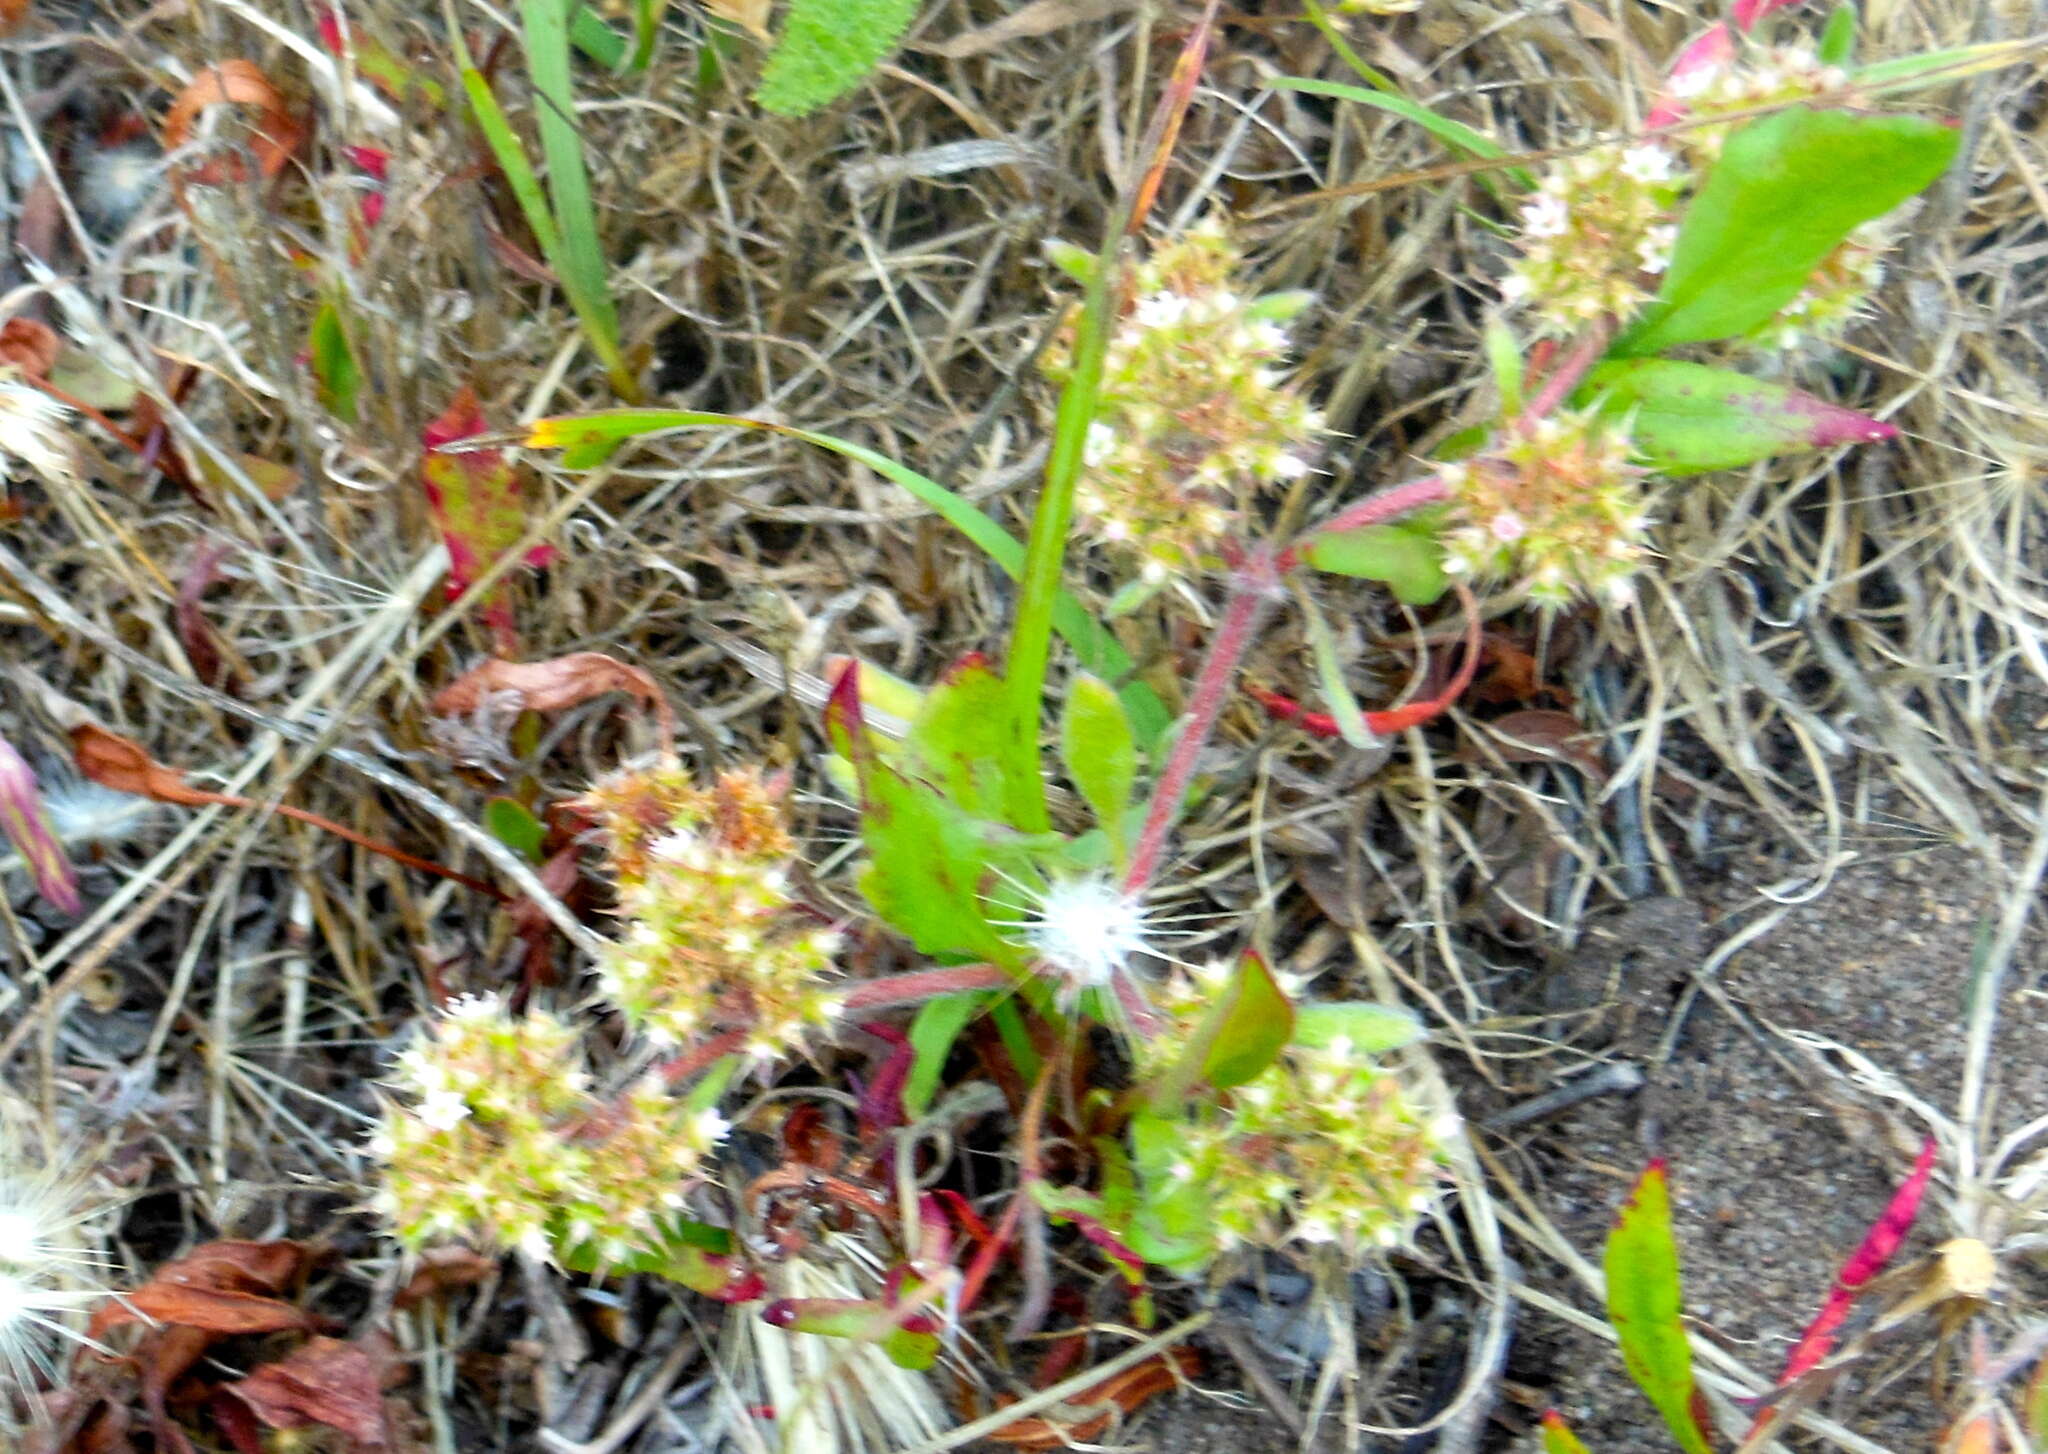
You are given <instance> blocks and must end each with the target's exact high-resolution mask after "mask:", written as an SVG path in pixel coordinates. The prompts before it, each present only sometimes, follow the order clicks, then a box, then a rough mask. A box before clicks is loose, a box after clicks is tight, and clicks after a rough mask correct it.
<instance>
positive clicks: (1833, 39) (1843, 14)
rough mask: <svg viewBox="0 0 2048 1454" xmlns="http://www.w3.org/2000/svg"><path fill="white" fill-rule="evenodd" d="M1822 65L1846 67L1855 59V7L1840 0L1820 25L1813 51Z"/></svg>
mask: <svg viewBox="0 0 2048 1454" xmlns="http://www.w3.org/2000/svg"><path fill="white" fill-rule="evenodd" d="M1815 53H1816V54H1817V55H1818V56H1819V58H1820V63H1821V64H1822V65H1824V66H1843V67H1847V66H1848V65H1850V64H1851V63H1852V62H1854V61H1855V59H1856V7H1855V6H1854V5H1852V4H1850V3H1849V0H1842V3H1841V4H1840V5H1837V6H1836V7H1835V8H1834V10H1833V11H1832V12H1831V13H1830V14H1829V16H1828V20H1827V24H1826V25H1824V26H1822V27H1821V31H1820V45H1819V46H1818V47H1817V48H1816V52H1815Z"/></svg>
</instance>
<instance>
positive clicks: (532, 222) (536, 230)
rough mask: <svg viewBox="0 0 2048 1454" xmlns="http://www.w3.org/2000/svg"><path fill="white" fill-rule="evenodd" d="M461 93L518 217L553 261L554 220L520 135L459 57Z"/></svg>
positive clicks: (487, 85)
mask: <svg viewBox="0 0 2048 1454" xmlns="http://www.w3.org/2000/svg"><path fill="white" fill-rule="evenodd" d="M462 89H463V90H464V91H465V92H466V93H467V94H468V96H469V109H470V114H471V115H473V116H475V117H476V124H477V129H478V130H479V131H481V132H482V133H483V134H484V144H485V145H486V146H488V147H490V149H491V157H492V159H493V160H495V161H496V162H497V164H498V170H499V171H500V172H503V173H504V174H505V184H506V185H507V186H509V187H510V188H511V189H512V197H513V200H514V201H516V202H518V204H519V212H520V215H521V216H523V217H524V218H525V219H526V225H527V226H528V227H530V228H532V229H533V240H534V241H535V242H537V243H539V244H540V250H541V253H542V255H543V256H545V257H548V258H550V259H552V258H553V257H554V255H555V254H556V253H557V252H559V251H560V250H561V242H560V240H559V239H558V238H556V236H555V218H554V214H553V213H552V212H550V211H549V210H548V198H547V193H545V192H543V191H542V190H541V185H540V178H539V177H538V176H537V175H535V173H534V170H533V163H532V162H530V161H528V160H527V159H526V148H525V147H524V146H522V145H520V143H519V133H518V132H516V131H514V130H513V129H512V122H511V121H510V119H508V118H507V117H506V115H505V108H504V107H502V106H500V105H499V104H498V98H497V97H496V96H495V95H494V94H492V92H491V83H490V82H489V81H487V80H485V79H484V74H483V72H482V71H479V70H478V69H477V68H476V67H475V66H474V65H472V64H470V62H469V57H468V56H467V55H464V56H463V57H462Z"/></svg>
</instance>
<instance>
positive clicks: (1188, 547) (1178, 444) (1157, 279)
mask: <svg viewBox="0 0 2048 1454" xmlns="http://www.w3.org/2000/svg"><path fill="white" fill-rule="evenodd" d="M1242 262H1243V259H1242V258H1241V256H1240V255H1239V253H1238V251H1237V248H1236V246H1235V245H1234V244H1233V243H1232V241H1231V239H1230V236H1229V234H1228V233H1227V232H1226V231H1225V229H1224V226H1223V223H1222V221H1221V220H1220V219H1215V218H1212V219H1210V220H1208V221H1206V222H1203V223H1201V224H1199V225H1198V226H1196V227H1194V228H1193V229H1191V230H1190V231H1188V232H1187V233H1186V234H1185V235H1183V236H1181V237H1179V238H1177V239H1175V240H1174V241H1172V242H1168V243H1165V244H1163V245H1162V246H1160V247H1159V248H1158V249H1157V250H1156V251H1154V252H1153V253H1152V255H1151V256H1150V257H1149V258H1147V259H1146V260H1145V261H1143V262H1141V263H1139V264H1138V265H1137V266H1136V268H1135V269H1134V272H1133V276H1132V278H1131V283H1130V298H1131V302H1130V306H1129V309H1128V311H1127V312H1126V314H1125V315H1124V317H1123V318H1122V319H1121V321H1120V322H1119V323H1118V325H1117V327H1116V330H1115V332H1114V333H1113V334H1112V336H1111V338H1110V342H1109V352H1108V356H1107V358H1106V360H1105V362H1104V367H1103V382H1102V396H1101V405H1100V410H1099V413H1098V415H1097V417H1096V419H1095V421H1094V423H1093V424H1092V425H1090V427H1089V431H1088V439H1087V448H1086V456H1085V466H1086V467H1085V470H1084V472H1083V475H1082V481H1081V485H1080V487H1079V489H1078V490H1077V491H1076V493H1075V497H1074V506H1075V512H1076V514H1077V516H1078V517H1079V518H1080V521H1081V523H1082V525H1083V527H1084V528H1085V529H1087V530H1088V531H1089V532H1090V533H1091V534H1092V535H1093V536H1094V537H1095V538H1096V539H1098V540H1100V541H1102V542H1103V543H1105V544H1107V545H1110V546H1112V547H1114V548H1116V549H1118V550H1121V551H1123V552H1125V553H1127V554H1128V555H1131V556H1133V557H1135V558H1136V559H1137V561H1138V562H1139V568H1140V571H1141V573H1142V575H1143V577H1144V578H1145V579H1146V580H1148V581H1152V582H1155V583H1156V582H1161V581H1165V580H1167V579H1170V578H1172V577H1175V576H1181V575H1185V574H1187V573H1188V572H1190V571H1191V570H1195V569H1198V568H1200V567H1201V566H1202V565H1203V564H1205V563H1206V562H1207V561H1208V560H1210V559H1211V558H1212V557H1213V555H1214V552H1215V548H1216V546H1217V544H1218V543H1219V542H1220V541H1221V540H1222V539H1223V538H1224V537H1225V536H1226V535H1228V534H1229V533H1230V532H1231V531H1232V529H1233V528H1234V527H1235V526H1236V525H1237V523H1238V521H1239V520H1240V518H1241V517H1242V514H1243V511H1244V508H1245V505H1246V501H1247V496H1248V495H1249V494H1250V493H1251V492H1252V491H1254V490H1257V489H1259V488H1261V487H1264V486H1270V485H1274V484H1278V483H1283V482H1285V481H1288V480H1294V479H1299V478H1300V477H1301V476H1303V475H1305V474H1306V473H1308V470H1309V460H1308V454H1309V452H1311V451H1313V450H1314V449H1315V447H1316V444H1317V440H1318V436H1320V435H1321V434H1322V433H1323V432H1324V424H1323V418H1322V415H1321V414H1320V413H1319V412H1318V411H1317V410H1315V409H1313V408H1311V407H1310V406H1309V404H1308V401H1307V400H1305V399H1304V398H1302V397H1301V395H1300V394H1299V393H1297V392H1296V391H1295V390H1294V389H1293V388H1291V387H1290V386H1289V385H1288V383H1287V380H1286V376H1285V374H1284V372H1283V370H1282V367H1281V366H1282V364H1283V363H1284V362H1285V360H1286V356H1287V351H1288V344H1287V332H1286V329H1285V328H1284V326H1283V325H1284V324H1285V322H1286V321H1287V319H1289V318H1291V317H1292V316H1294V314H1296V313H1298V312H1299V311H1300V310H1301V309H1302V308H1303V307H1304V306H1306V304H1307V302H1308V299H1307V297H1306V296H1305V295H1302V294H1275V295H1272V296H1269V297H1264V298H1247V297H1244V296H1243V295H1241V294H1239V293H1238V292H1236V291H1235V290H1234V289H1233V287H1232V279H1233V275H1234V274H1236V273H1237V272H1238V271H1239V269H1240V267H1241V266H1242ZM1072 347H1073V338H1072V322H1071V320H1070V322H1069V327H1068V331H1067V335H1066V336H1065V337H1063V338H1062V339H1061V340H1060V341H1059V342H1058V343H1057V344H1056V345H1055V347H1054V348H1053V349H1052V350H1050V352H1049V357H1048V362H1047V364H1046V372H1047V373H1048V375H1050V376H1051V377H1052V378H1054V379H1064V378H1065V377H1066V374H1067V370H1068V368H1069V365H1070V361H1071V355H1072Z"/></svg>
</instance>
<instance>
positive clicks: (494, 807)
mask: <svg viewBox="0 0 2048 1454" xmlns="http://www.w3.org/2000/svg"><path fill="white" fill-rule="evenodd" d="M484 831H485V832H486V833H489V834H490V835H491V837H493V838H495V839H497V840H498V841H499V842H500V843H502V844H504V845H505V846H506V847H507V848H509V849H511V850H512V851H513V852H514V853H516V854H518V855H519V856H520V857H521V858H523V859H525V860H526V861H527V862H528V863H539V862H540V856H541V854H540V850H541V843H542V842H543V841H544V840H545V839H546V838H547V829H545V828H543V827H542V826H541V822H540V819H538V818H536V817H534V816H533V814H532V813H531V812H529V811H528V810H527V808H526V805H525V804H524V803H521V802H520V801H519V800H518V799H517V798H492V799H491V800H490V801H489V802H488V803H485V804H484Z"/></svg>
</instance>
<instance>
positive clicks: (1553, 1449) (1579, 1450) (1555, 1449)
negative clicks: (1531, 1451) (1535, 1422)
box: [1543, 1409, 1586, 1454]
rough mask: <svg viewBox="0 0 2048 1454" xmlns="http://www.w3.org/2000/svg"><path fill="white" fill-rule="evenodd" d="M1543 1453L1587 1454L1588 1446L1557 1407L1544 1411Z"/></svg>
mask: <svg viewBox="0 0 2048 1454" xmlns="http://www.w3.org/2000/svg"><path fill="white" fill-rule="evenodd" d="M1543 1454H1586V1446H1585V1445H1584V1444H1582V1443H1580V1442H1579V1436H1578V1435H1577V1434H1574V1433H1573V1432H1572V1431H1571V1429H1570V1427H1569V1426H1568V1425H1567V1424H1566V1423H1565V1421H1564V1415H1562V1414H1560V1413H1559V1412H1558V1411H1557V1410H1556V1409H1545V1410H1544V1411H1543Z"/></svg>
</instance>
